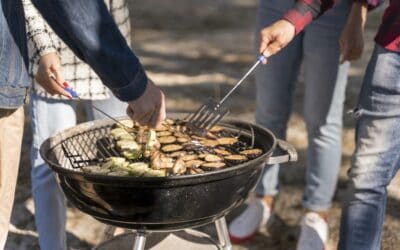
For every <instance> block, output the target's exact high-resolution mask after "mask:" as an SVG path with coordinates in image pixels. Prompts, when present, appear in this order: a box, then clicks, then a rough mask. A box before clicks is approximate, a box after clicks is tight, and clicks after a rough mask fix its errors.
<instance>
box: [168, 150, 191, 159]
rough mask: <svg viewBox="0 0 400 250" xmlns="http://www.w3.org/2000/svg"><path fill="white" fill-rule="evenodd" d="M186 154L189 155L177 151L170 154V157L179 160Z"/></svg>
mask: <svg viewBox="0 0 400 250" xmlns="http://www.w3.org/2000/svg"><path fill="white" fill-rule="evenodd" d="M186 154H187V152H186V151H175V152H173V153H171V154H169V156H170V157H173V158H179V157H182V156H184V155H186Z"/></svg>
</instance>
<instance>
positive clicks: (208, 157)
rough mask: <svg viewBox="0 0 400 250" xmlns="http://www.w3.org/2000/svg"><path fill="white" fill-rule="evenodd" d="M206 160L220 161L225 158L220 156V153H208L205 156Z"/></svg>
mask: <svg viewBox="0 0 400 250" xmlns="http://www.w3.org/2000/svg"><path fill="white" fill-rule="evenodd" d="M204 160H205V161H207V162H218V161H223V159H222V158H221V157H219V156H218V155H212V154H207V155H206V156H205V157H204Z"/></svg>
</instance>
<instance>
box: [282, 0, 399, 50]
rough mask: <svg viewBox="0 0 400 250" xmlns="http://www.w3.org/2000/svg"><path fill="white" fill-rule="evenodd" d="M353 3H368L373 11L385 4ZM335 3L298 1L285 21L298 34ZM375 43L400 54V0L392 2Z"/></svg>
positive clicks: (371, 1)
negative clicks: (290, 24) (289, 23)
mask: <svg viewBox="0 0 400 250" xmlns="http://www.w3.org/2000/svg"><path fill="white" fill-rule="evenodd" d="M353 1H357V2H364V3H368V7H369V9H373V8H375V7H377V6H379V5H380V4H382V3H383V2H384V0H353ZM334 3H335V0H297V1H296V3H295V5H294V7H293V8H292V9H290V10H289V11H288V12H286V14H285V15H284V19H286V20H288V21H289V22H291V23H292V24H293V25H294V26H295V28H296V34H297V33H299V32H301V31H302V30H303V29H304V27H305V26H306V25H307V24H309V23H310V22H311V21H312V20H314V19H316V18H318V17H319V16H320V15H322V14H323V13H324V12H325V11H326V10H328V9H329V8H331V7H332V6H333V5H334ZM375 41H376V42H377V43H378V44H379V45H380V46H382V47H384V48H386V49H388V50H391V51H395V52H400V0H390V4H389V7H387V9H386V10H385V14H384V15H383V18H382V23H381V26H380V27H379V30H378V34H377V35H376V37H375Z"/></svg>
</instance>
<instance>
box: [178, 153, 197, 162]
mask: <svg viewBox="0 0 400 250" xmlns="http://www.w3.org/2000/svg"><path fill="white" fill-rule="evenodd" d="M197 158H199V157H198V156H197V155H189V154H188V155H184V156H182V157H181V159H182V160H183V161H192V160H196V159H197Z"/></svg>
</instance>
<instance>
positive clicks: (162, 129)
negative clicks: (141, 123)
mask: <svg viewBox="0 0 400 250" xmlns="http://www.w3.org/2000/svg"><path fill="white" fill-rule="evenodd" d="M167 130H168V126H167V125H165V124H161V125H160V126H158V127H157V128H156V131H157V132H160V131H167Z"/></svg>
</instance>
